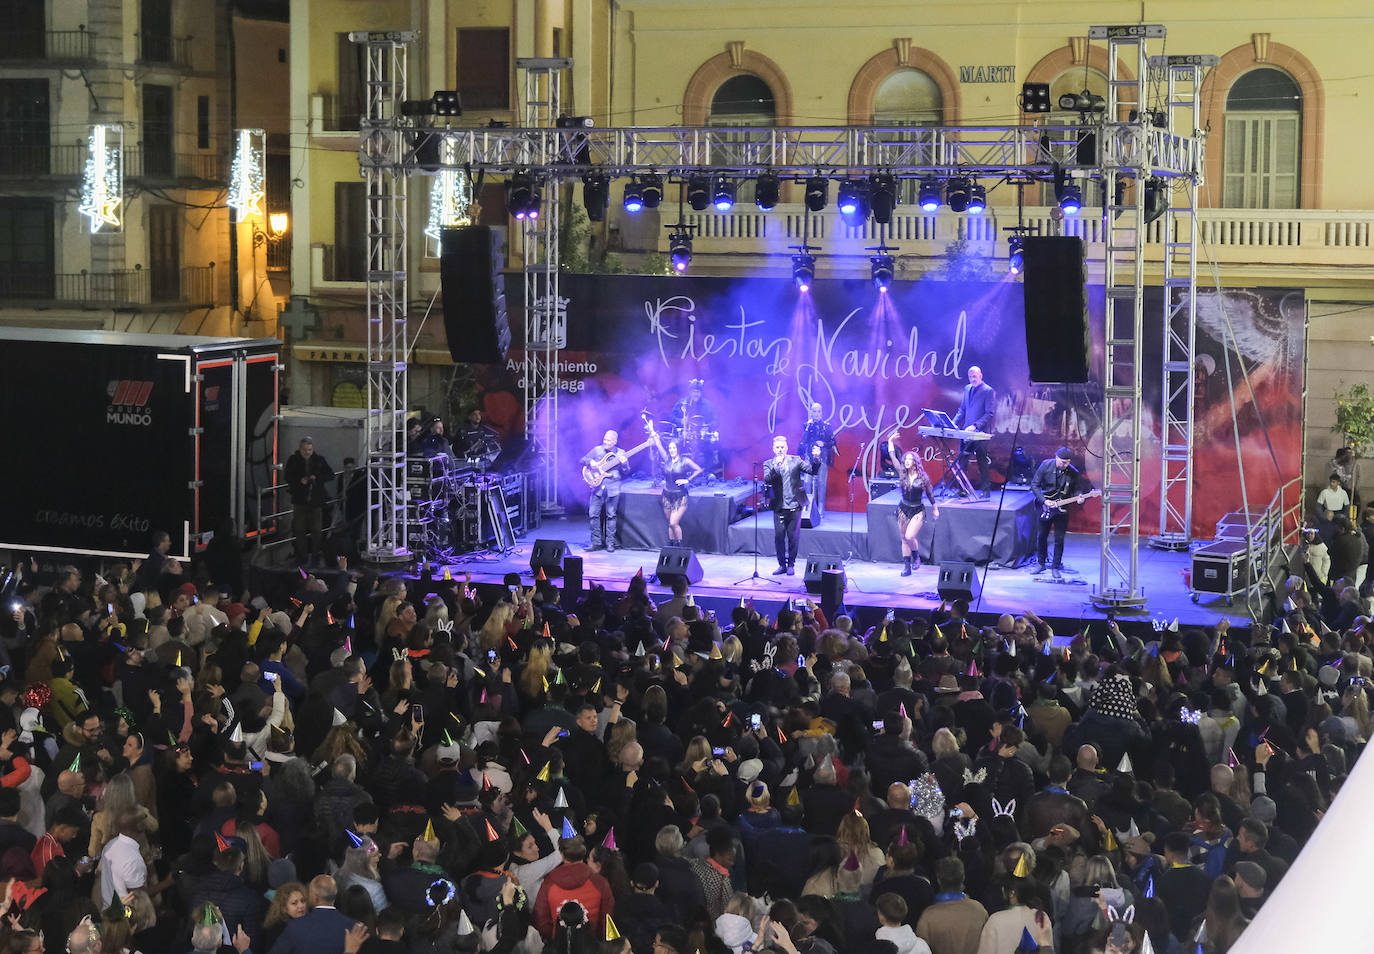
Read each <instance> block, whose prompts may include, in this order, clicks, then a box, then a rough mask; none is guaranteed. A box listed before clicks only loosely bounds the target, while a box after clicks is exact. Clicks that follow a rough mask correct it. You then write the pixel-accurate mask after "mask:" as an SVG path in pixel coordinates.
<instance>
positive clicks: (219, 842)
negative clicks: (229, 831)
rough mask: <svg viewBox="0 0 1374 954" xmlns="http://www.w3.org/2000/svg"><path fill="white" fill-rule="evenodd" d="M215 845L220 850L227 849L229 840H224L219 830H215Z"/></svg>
mask: <svg viewBox="0 0 1374 954" xmlns="http://www.w3.org/2000/svg"><path fill="white" fill-rule="evenodd" d="M215 847H216V848H217V849H219V850H220V851H228V850H229V842H227V841H225V840H224V836H223V835H221V834H220V833H219V832H215Z"/></svg>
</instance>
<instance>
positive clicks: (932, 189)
mask: <svg viewBox="0 0 1374 954" xmlns="http://www.w3.org/2000/svg"><path fill="white" fill-rule="evenodd" d="M916 201H917V203H918V204H919V205H920V206H921V211H922V212H938V211H940V180H939V179H936V178H935V177H934V176H927V177H926V178H924V179H922V180H921V191H920V194H919V195H918V196H917V197H916Z"/></svg>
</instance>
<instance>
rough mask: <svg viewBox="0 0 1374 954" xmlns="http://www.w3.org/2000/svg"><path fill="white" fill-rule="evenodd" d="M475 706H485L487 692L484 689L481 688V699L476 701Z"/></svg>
mask: <svg viewBox="0 0 1374 954" xmlns="http://www.w3.org/2000/svg"><path fill="white" fill-rule="evenodd" d="M477 704H478V705H479V706H484V705H486V704H487V690H486V688H485V687H483V689H482V695H481V697H480V698H479V699H478V700H477Z"/></svg>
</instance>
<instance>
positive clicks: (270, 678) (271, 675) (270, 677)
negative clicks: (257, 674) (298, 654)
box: [262, 672, 277, 682]
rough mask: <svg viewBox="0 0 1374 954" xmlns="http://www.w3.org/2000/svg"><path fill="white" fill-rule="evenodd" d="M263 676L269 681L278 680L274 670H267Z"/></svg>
mask: <svg viewBox="0 0 1374 954" xmlns="http://www.w3.org/2000/svg"><path fill="white" fill-rule="evenodd" d="M262 678H264V679H266V680H267V681H268V682H276V681H277V674H276V673H274V672H265V673H263V674H262Z"/></svg>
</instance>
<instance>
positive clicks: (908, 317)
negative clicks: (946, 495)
mask: <svg viewBox="0 0 1374 954" xmlns="http://www.w3.org/2000/svg"><path fill="white" fill-rule="evenodd" d="M560 282H561V300H560V301H559V302H558V305H557V308H555V309H553V314H554V318H553V322H554V325H555V329H554V333H555V334H556V335H557V336H558V337H559V339H560V341H561V342H562V343H563V345H564V347H563V350H562V362H563V364H562V380H563V385H562V390H561V392H560V393H559V395H558V401H559V406H558V434H559V440H560V444H559V453H560V459H561V461H562V462H563V467H562V472H563V477H562V481H561V490H560V494H561V497H562V498H563V499H564V501H565V502H566V503H568V504H570V505H573V506H576V505H578V504H581V503H584V502H585V497H586V491H585V488H584V486H583V484H582V481H581V479H580V477H579V476H578V473H577V466H576V461H577V460H578V458H580V457H581V456H582V455H583V454H584V453H586V452H587V450H588V449H589V448H590V447H591V446H592V445H593V444H595V443H597V442H598V441H599V440H600V438H601V435H602V433H603V432H604V431H605V430H606V429H608V428H614V429H617V430H619V431H620V433H621V444H622V446H627V447H628V446H633V445H635V444H638V443H639V442H640V441H642V440H643V439H644V433H645V431H644V426H643V424H642V420H641V417H642V414H643V413H644V412H646V411H647V412H648V413H649V414H650V415H652V416H653V417H655V418H656V419H658V420H666V419H667V417H668V415H669V412H670V410H671V408H672V406H673V404H674V403H675V402H676V401H678V400H679V399H680V398H682V397H683V396H685V394H686V388H687V382H688V381H689V380H691V379H692V378H694V377H701V378H703V379H705V382H706V391H705V394H706V398H707V399H708V400H709V401H710V402H711V403H712V404H713V405H714V408H715V411H716V414H717V416H718V418H719V424H720V426H719V432H720V438H719V441H720V444H719V446H720V449H721V454H722V456H723V459H724V464H725V474H726V476H727V477H744V478H747V477H749V476H750V475H751V474H752V473H753V469H754V466H755V464H756V462H758V461H761V460H763V458H764V457H766V456H768V454H769V453H770V445H771V438H772V436H773V435H774V434H783V435H786V436H787V437H788V438H789V439H790V440H791V442H792V446H793V448H794V449H795V448H796V445H797V441H798V440H799V438H800V435H801V428H802V424H803V422H804V421H805V419H806V413H807V412H806V409H807V407H808V405H809V404H810V403H811V402H813V401H814V402H816V403H819V404H820V406H821V413H822V416H823V417H824V419H825V420H827V421H829V422H830V424H831V425H832V427H833V428H834V429H835V431H836V433H837V436H838V441H839V460H838V461H837V465H836V466H835V467H832V468H831V469H830V471H829V495H828V503H829V507H830V509H832V510H848V509H849V508H850V503H849V501H850V494H849V489H850V487H849V485H848V483H847V475H848V472H849V470H850V467H851V466H852V465H853V463H854V462H855V461H858V462H859V464H860V469H861V476H860V478H857V479H855V480H854V481H853V491H854V497H853V500H854V504H853V506H854V507H855V508H857V509H862V508H863V507H865V506H866V504H867V500H868V496H867V492H866V487H867V478H869V477H871V476H872V475H874V474H875V473H876V472H877V471H878V470H879V469H880V468H881V466H882V464H883V461H882V460H881V457H880V454H881V447H882V445H883V444H884V442H885V441H886V438H887V434H888V433H889V432H891V431H892V430H893V429H894V428H895V429H896V430H897V433H898V439H899V441H900V443H901V445H902V446H903V447H906V448H911V447H916V448H918V449H919V450H920V451H921V452H922V454H923V456H924V457H925V459H926V461H927V469H928V470H929V472H930V475H931V477H932V478H933V479H935V480H939V478H940V476H941V473H942V470H943V468H942V465H941V462H940V460H939V457H938V455H937V450H936V448H935V446H934V443H933V442H932V441H931V440H929V439H927V438H924V437H921V436H920V435H918V433H917V430H916V428H917V426H918V425H919V424H920V423H922V411H923V409H926V408H934V409H940V410H944V411H947V412H949V413H950V414H951V415H953V413H954V412H955V410H956V409H957V408H958V406H959V400H960V396H961V393H962V388H963V387H964V385H965V384H966V382H967V378H968V370H969V368H970V367H971V366H975V365H976V366H978V367H981V368H982V370H983V375H984V378H985V380H986V381H987V382H988V383H989V384H991V385H992V386H993V387H994V388H995V389H996V391H997V413H996V418H995V420H994V422H993V425H992V432H993V440H992V446H991V455H992V460H993V468H994V471H995V472H996V474H997V476H998V478H999V479H1000V478H1001V476H1002V475H1003V474H1004V473H1005V472H1006V470H1007V468H1008V466H1009V463H1010V458H1011V455H1012V453H1013V450H1014V449H1015V448H1016V447H1020V448H1023V449H1024V451H1025V453H1026V454H1027V455H1028V456H1029V457H1030V458H1031V460H1032V461H1033V462H1034V463H1038V462H1039V461H1040V460H1042V459H1044V458H1045V457H1047V456H1049V455H1051V454H1053V453H1054V452H1055V450H1056V448H1058V447H1059V446H1061V445H1067V446H1068V447H1070V448H1071V449H1072V451H1073V453H1074V456H1075V460H1076V461H1077V462H1078V465H1079V466H1080V468H1081V469H1082V471H1083V473H1084V475H1085V476H1086V477H1087V478H1088V480H1089V481H1091V482H1092V483H1093V484H1094V485H1096V484H1097V483H1098V482H1099V481H1100V480H1101V473H1102V467H1101V458H1102V432H1101V421H1102V387H1101V382H1100V367H1101V361H1102V348H1103V343H1102V341H1103V301H1104V296H1103V292H1102V288H1101V286H1094V287H1090V290H1089V313H1090V319H1089V321H1090V328H1091V338H1092V345H1093V368H1094V372H1093V380H1092V381H1091V382H1089V383H1088V384H1084V385H1033V384H1031V383H1030V381H1029V371H1028V368H1027V363H1026V332H1025V323H1024V316H1023V294H1022V285H1021V284H1019V283H1017V282H1015V281H1012V280H1010V279H1008V280H1005V281H1001V282H987V283H969V282H948V281H942V280H937V279H925V280H921V281H916V282H900V281H899V282H894V283H893V284H892V286H891V289H890V290H889V291H888V292H886V293H879V292H877V291H876V290H875V289H874V287H873V285H872V284H871V283H869V282H865V281H841V280H820V281H816V282H814V283H813V284H812V286H811V290H810V292H809V293H807V294H802V293H799V292H798V291H797V289H796V287H795V286H794V285H793V283H792V281H791V280H790V279H788V278H713V277H692V276H681V277H651V276H620V275H617V276H605V275H565V276H563V277H562V278H561V279H560ZM508 287H509V288H510V290H511V291H512V292H514V294H513V295H512V296H511V298H510V303H509V314H510V316H511V326H512V327H511V330H512V334H513V337H514V339H515V341H516V342H519V341H521V340H523V337H522V334H523V332H522V329H521V328H520V327H519V324H520V319H519V316H520V314H521V311H520V300H519V292H520V286H519V283H518V282H510V283H509V285H508ZM1161 294H1162V291H1161V290H1160V289H1157V288H1156V289H1151V290H1150V292H1149V293H1148V294H1147V298H1146V302H1145V316H1146V317H1145V336H1146V342H1147V347H1146V366H1145V372H1144V382H1145V384H1144V388H1145V416H1144V426H1143V434H1144V438H1143V456H1142V461H1141V468H1142V481H1141V483H1142V488H1141V492H1142V494H1143V496H1144V499H1145V506H1144V510H1143V513H1144V523H1143V524H1142V532H1144V533H1149V532H1151V530H1152V529H1153V528H1154V527H1157V525H1158V524H1157V521H1158V516H1157V514H1158V496H1157V495H1158V487H1159V480H1160V473H1159V449H1160V442H1159V416H1160V412H1159V410H1158V408H1159V406H1160V400H1161V392H1162V389H1163V381H1162V376H1161V371H1160V352H1161V341H1162V337H1161V330H1162V323H1163V308H1162V299H1161V297H1160V296H1161ZM1198 299H1199V304H1198V336H1197V346H1196V356H1197V357H1196V362H1195V367H1196V371H1197V373H1196V380H1195V388H1194V399H1195V402H1196V403H1195V408H1196V428H1195V441H1194V444H1195V448H1196V451H1195V453H1196V457H1195V492H1194V507H1193V535H1194V536H1195V537H1197V538H1199V539H1210V538H1211V537H1212V535H1213V531H1214V525H1215V523H1216V520H1217V519H1218V518H1219V517H1221V516H1222V515H1223V514H1225V513H1227V512H1229V511H1231V510H1236V509H1239V508H1240V506H1241V501H1242V497H1241V481H1240V470H1239V467H1238V466H1237V448H1238V447H1239V451H1240V453H1241V454H1242V455H1243V457H1244V461H1245V477H1246V482H1245V483H1246V489H1247V491H1248V499H1249V502H1250V506H1251V507H1252V508H1258V507H1263V506H1265V505H1266V504H1267V503H1268V502H1269V499H1270V498H1271V497H1272V495H1273V493H1274V491H1275V490H1276V489H1277V487H1278V486H1279V484H1280V483H1282V482H1283V481H1284V480H1287V479H1289V478H1291V477H1293V476H1295V475H1297V474H1300V473H1301V454H1302V414H1301V410H1302V400H1301V396H1302V387H1303V380H1302V376H1303V363H1304V362H1303V343H1304V336H1303V314H1304V307H1303V295H1302V291H1301V290H1294V289H1282V288H1250V289H1228V290H1226V291H1223V292H1222V293H1220V294H1218V293H1216V292H1202V293H1199V296H1198ZM1232 341H1234V344H1233V346H1232V347H1231V348H1230V349H1228V348H1227V347H1226V346H1225V345H1224V342H1232ZM1228 355H1229V357H1230V360H1229V361H1228V360H1227V356H1228ZM523 360H524V356H523V354H522V353H521V352H520V351H519V350H513V351H512V352H511V354H510V357H509V359H508V361H507V362H506V364H505V366H504V367H503V368H501V369H497V368H492V369H490V370H491V372H492V373H491V374H489V375H487V376H486V377H485V380H484V383H483V385H482V387H483V388H484V389H485V390H484V393H483V394H482V395H481V400H482V403H483V405H484V407H485V408H486V410H487V411H488V415H489V417H490V418H491V420H492V423H494V424H496V425H497V426H498V427H500V428H501V429H502V430H505V431H507V432H508V433H509V432H515V431H517V430H518V429H519V425H520V422H519V420H518V414H519V411H518V408H519V407H520V401H519V400H518V397H517V395H516V394H515V393H513V391H514V388H515V387H516V386H517V384H516V382H518V381H519V377H520V373H519V372H520V369H521V362H522V361H523ZM1233 396H1234V417H1233V401H1232V397H1233ZM1237 429H1238V430H1239V440H1237V436H1236V435H1237ZM643 456H647V455H642V457H643ZM637 462H638V463H640V464H641V465H642V466H643V465H647V463H648V461H647V460H642V459H637ZM1099 519H1100V515H1099V511H1098V509H1097V503H1096V501H1089V502H1088V504H1086V505H1085V506H1084V507H1082V508H1079V510H1078V512H1077V513H1076V515H1075V517H1074V519H1073V522H1072V524H1071V529H1074V530H1078V531H1093V530H1095V529H1096V528H1097V526H1098V521H1099Z"/></svg>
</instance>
